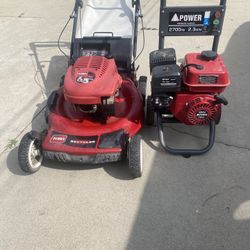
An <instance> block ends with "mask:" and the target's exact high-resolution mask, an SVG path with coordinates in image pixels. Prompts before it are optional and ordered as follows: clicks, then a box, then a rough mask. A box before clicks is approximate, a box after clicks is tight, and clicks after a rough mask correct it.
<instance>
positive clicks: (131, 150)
mask: <svg viewBox="0 0 250 250" xmlns="http://www.w3.org/2000/svg"><path fill="white" fill-rule="evenodd" d="M128 161H129V169H130V172H131V174H132V175H133V177H134V178H138V177H141V176H142V139H141V136H140V135H135V136H133V137H132V138H131V139H130V142H129V145H128Z"/></svg>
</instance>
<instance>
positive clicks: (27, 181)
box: [0, 0, 250, 250]
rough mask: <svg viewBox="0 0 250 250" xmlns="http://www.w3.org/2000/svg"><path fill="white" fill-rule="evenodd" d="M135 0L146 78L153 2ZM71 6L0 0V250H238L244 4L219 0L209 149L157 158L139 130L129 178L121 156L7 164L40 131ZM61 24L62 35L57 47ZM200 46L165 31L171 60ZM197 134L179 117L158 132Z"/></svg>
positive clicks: (202, 45) (248, 177) (243, 208)
mask: <svg viewBox="0 0 250 250" xmlns="http://www.w3.org/2000/svg"><path fill="white" fill-rule="evenodd" d="M169 2H170V3H171V4H174V3H175V1H173V0H172V1H169ZM178 2H179V3H186V4H189V3H192V1H184V0H181V1H178ZM199 2H200V1H198V0H194V1H193V3H199ZM207 2H209V3H211V2H212V3H216V1H207ZM142 3H143V11H144V15H145V29H146V39H147V43H146V48H145V50H144V52H143V54H142V56H141V57H140V59H139V60H138V64H140V68H139V74H141V75H142V74H143V75H148V76H149V67H148V54H149V52H150V51H152V50H154V49H156V48H157V44H158V41H157V39H158V37H157V36H158V30H157V28H158V12H159V1H158V0H151V1H146V0H144V1H142ZM72 7H73V0H71V1H59V0H50V1H48V0H46V1H38V0H34V1H31V0H27V1H21V0H13V1H9V0H1V5H0V44H1V46H0V55H1V56H0V107H1V108H0V117H1V119H0V152H1V155H0V249H25V250H26V249H237V250H239V249H246V250H247V249H249V246H250V142H249V141H250V116H249V110H250V102H249V100H250V99H249V95H250V91H249V79H250V70H249V69H250V50H249V44H250V18H249V12H250V3H249V1H247V0H238V1H228V10H227V13H226V20H225V25H224V31H223V34H222V38H221V44H220V47H219V51H220V53H222V55H223V57H224V59H225V61H226V64H227V67H228V69H229V70H230V76H231V81H232V84H231V86H230V87H229V88H228V90H227V91H226V93H225V96H226V97H227V98H228V99H229V101H230V104H229V106H227V107H225V108H224V110H223V118H222V121H221V123H220V125H219V126H218V127H217V137H216V144H215V146H214V148H213V149H212V150H211V151H210V152H209V153H208V154H206V155H204V156H199V157H192V158H189V159H184V158H182V157H177V156H172V155H169V154H165V152H163V150H162V149H161V147H160V146H159V143H158V139H157V132H156V128H154V127H145V128H144V129H143V130H142V132H141V134H142V136H143V140H144V144H143V147H144V174H143V177H142V178H140V179H136V180H133V179H131V177H130V175H129V172H128V169H127V165H126V163H117V164H106V165H102V166H101V165H100V166H96V167H92V166H80V165H73V164H61V163H57V162H51V161H45V162H44V166H43V167H42V168H41V170H40V171H39V172H37V173H36V174H33V175H26V174H25V173H24V172H22V171H21V170H20V169H19V167H18V162H17V150H18V143H19V140H20V139H21V137H22V135H23V134H24V133H25V132H27V131H29V130H30V129H37V130H41V129H42V128H43V127H44V121H43V119H44V118H43V112H40V111H41V110H42V108H43V107H44V105H45V103H46V99H47V97H48V95H49V93H50V92H51V91H52V90H54V89H56V88H57V87H58V83H59V80H60V77H61V75H62V74H63V73H64V71H65V68H66V65H67V60H66V59H65V57H64V56H63V55H61V54H60V52H59V51H58V49H57V45H56V41H57V38H58V35H59V33H60V31H61V29H62V27H63V25H64V24H65V22H66V21H67V18H68V17H69V14H70V12H71V10H72ZM70 32H71V29H70V27H69V28H68V29H67V30H66V31H65V34H64V36H63V38H62V41H63V43H62V47H63V49H64V50H65V51H66V52H67V51H68V47H69V41H70ZM140 35H141V34H140ZM140 39H141V36H140ZM140 41H141V40H140ZM210 42H211V41H210V39H209V38H198V37H197V38H191V39H188V38H176V39H173V38H171V39H168V40H167V43H166V45H167V46H168V47H176V49H177V54H178V57H179V58H180V59H181V58H182V57H183V55H184V54H185V52H187V51H191V50H198V51H200V50H203V49H208V48H210V47H209V46H210ZM140 45H141V42H140ZM139 47H140V46H139ZM148 90H149V88H148ZM205 133H206V130H204V129H200V128H199V129H197V130H195V129H193V128H191V129H190V128H186V127H183V126H181V125H178V126H171V127H170V128H169V129H168V137H169V142H170V143H172V144H174V143H175V144H178V145H180V144H181V143H182V144H183V143H184V144H185V143H186V144H187V141H188V145H203V144H204V143H206V140H205V139H204V138H205V137H206V134H205Z"/></svg>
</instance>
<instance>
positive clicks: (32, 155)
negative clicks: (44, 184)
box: [18, 131, 43, 173]
mask: <svg viewBox="0 0 250 250" xmlns="http://www.w3.org/2000/svg"><path fill="white" fill-rule="evenodd" d="M18 161H19V165H20V167H21V169H22V170H23V171H25V172H28V173H35V172H36V171H38V170H39V169H40V168H41V165H42V161H43V155H42V152H41V139H40V138H39V133H37V132H34V131H32V132H30V133H27V134H25V135H24V137H23V138H22V140H21V142H20V145H19V149H18Z"/></svg>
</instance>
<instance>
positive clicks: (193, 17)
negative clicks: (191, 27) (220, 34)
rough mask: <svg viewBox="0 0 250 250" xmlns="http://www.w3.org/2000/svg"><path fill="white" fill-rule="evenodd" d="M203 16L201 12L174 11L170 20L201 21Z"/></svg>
mask: <svg viewBox="0 0 250 250" xmlns="http://www.w3.org/2000/svg"><path fill="white" fill-rule="evenodd" d="M202 19H203V16H202V15H201V14H191V15H190V14H186V15H185V14H179V15H178V14H177V13H175V14H174V16H173V17H172V19H171V22H201V21H202Z"/></svg>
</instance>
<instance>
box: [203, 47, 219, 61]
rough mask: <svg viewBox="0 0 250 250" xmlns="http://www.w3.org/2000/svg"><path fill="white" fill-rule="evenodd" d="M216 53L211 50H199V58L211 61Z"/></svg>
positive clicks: (215, 56)
mask: <svg viewBox="0 0 250 250" xmlns="http://www.w3.org/2000/svg"><path fill="white" fill-rule="evenodd" d="M217 56H218V54H217V52H215V51H212V50H205V51H202V52H201V58H202V59H203V60H205V61H213V60H215V59H216V58H217Z"/></svg>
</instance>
